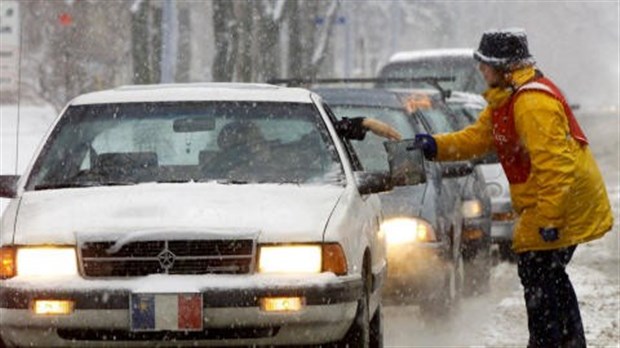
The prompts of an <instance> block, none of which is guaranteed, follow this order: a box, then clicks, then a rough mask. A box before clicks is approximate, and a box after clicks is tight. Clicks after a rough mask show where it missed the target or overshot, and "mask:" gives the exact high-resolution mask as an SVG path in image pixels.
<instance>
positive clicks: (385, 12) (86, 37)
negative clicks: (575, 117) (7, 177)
mask: <svg viewBox="0 0 620 348" xmlns="http://www.w3.org/2000/svg"><path fill="white" fill-rule="evenodd" d="M0 4H1V6H2V9H1V11H0V13H1V17H0V20H1V23H0V26H1V27H2V30H1V31H0V35H1V36H0V37H1V38H2V40H1V41H0V43H1V44H0V50H1V52H0V53H1V54H0V59H1V60H2V61H1V62H0V66H1V69H0V82H1V83H0V92H1V93H0V102H2V103H4V104H7V103H9V104H14V103H15V101H16V100H17V98H18V91H19V93H20V94H21V96H20V99H21V101H22V102H24V101H29V102H30V103H33V102H34V103H36V102H37V101H41V102H45V103H48V104H52V105H53V106H54V107H55V108H56V109H60V108H61V107H62V106H63V105H64V104H65V103H66V102H67V101H69V100H70V99H71V98H73V97H75V96H77V95H78V94H80V93H84V92H88V91H93V90H99V89H105V88H112V87H115V86H119V85H124V84H145V83H161V82H164V83H169V82H207V81H255V82H264V81H266V80H267V79H269V78H272V77H315V76H319V77H370V76H374V75H375V74H376V73H377V71H378V70H379V69H380V68H381V66H382V65H383V64H385V63H386V62H387V60H388V59H389V57H390V56H391V55H392V54H393V53H395V52H398V51H404V50H415V49H427V48H448V47H470V48H475V47H477V45H478V41H479V38H480V36H481V34H482V32H484V31H485V30H488V29H492V28H508V27H519V28H523V29H525V30H526V31H527V33H528V39H529V43H530V50H531V52H532V54H533V55H534V56H535V58H536V60H537V62H538V66H539V67H540V68H541V69H542V70H543V71H544V72H545V73H546V74H547V75H548V76H550V77H551V78H553V79H554V80H555V81H556V82H557V83H558V85H559V86H560V87H561V88H563V89H564V91H565V93H566V94H567V97H568V98H569V100H570V102H571V103H576V104H580V105H581V107H582V108H584V109H595V110H597V111H598V110H604V111H610V112H617V110H618V104H619V101H618V99H619V97H618V96H619V88H618V85H619V80H620V77H619V65H620V63H619V57H618V51H619V41H620V36H619V2H618V0H610V1H565V2H562V1H462V2H459V1H404V0H393V1H361V0H358V1H354V0H348V1H330V0H323V1H312V0H247V1H246V0H237V1H228V0H211V1H209V0H177V1H174V0H22V1H15V0H0ZM18 85H21V88H20V89H18V88H17V86H18Z"/></svg>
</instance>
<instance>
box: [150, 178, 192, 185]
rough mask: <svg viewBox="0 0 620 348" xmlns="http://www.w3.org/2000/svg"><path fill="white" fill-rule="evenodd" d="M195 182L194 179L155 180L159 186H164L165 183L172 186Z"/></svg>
mask: <svg viewBox="0 0 620 348" xmlns="http://www.w3.org/2000/svg"><path fill="white" fill-rule="evenodd" d="M195 181H196V180H194V179H166V180H157V181H156V182H157V183H160V184H166V183H172V184H182V183H186V182H195Z"/></svg>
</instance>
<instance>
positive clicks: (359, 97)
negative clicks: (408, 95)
mask: <svg viewBox="0 0 620 348" xmlns="http://www.w3.org/2000/svg"><path fill="white" fill-rule="evenodd" d="M312 91H313V92H314V93H316V94H318V95H320V96H321V97H322V98H323V100H325V102H326V103H327V104H328V105H352V106H374V107H377V106H379V107H387V108H393V109H402V108H403V104H402V102H401V101H400V99H399V98H398V96H397V94H396V93H395V92H393V91H389V90H385V89H373V88H348V87H340V88H328V87H319V88H313V89H312Z"/></svg>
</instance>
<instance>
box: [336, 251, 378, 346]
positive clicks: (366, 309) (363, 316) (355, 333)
mask: <svg viewBox="0 0 620 348" xmlns="http://www.w3.org/2000/svg"><path fill="white" fill-rule="evenodd" d="M362 280H363V286H364V288H363V291H362V298H361V299H359V300H358V302H357V312H356V314H355V319H353V323H352V324H351V327H350V328H349V330H348V331H347V333H346V335H345V336H344V338H343V339H342V340H341V341H340V342H338V343H337V344H336V347H339V348H357V347H360V348H368V347H371V345H370V293H371V291H372V277H371V276H370V265H369V262H367V261H366V260H364V267H363V273H362ZM379 320H380V319H379Z"/></svg>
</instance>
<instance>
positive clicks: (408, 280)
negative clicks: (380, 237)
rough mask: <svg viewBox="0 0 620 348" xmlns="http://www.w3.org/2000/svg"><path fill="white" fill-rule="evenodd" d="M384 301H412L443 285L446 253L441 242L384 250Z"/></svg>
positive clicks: (447, 257) (447, 262) (446, 266)
mask: <svg viewBox="0 0 620 348" xmlns="http://www.w3.org/2000/svg"><path fill="white" fill-rule="evenodd" d="M387 255H388V272H387V279H386V282H385V287H384V288H383V295H384V297H386V298H395V299H406V298H408V299H415V298H424V297H425V295H427V294H431V293H432V292H434V291H436V289H437V288H438V287H441V286H444V285H445V275H446V272H447V271H448V269H449V264H450V262H449V256H448V255H449V254H448V252H447V248H446V247H445V246H444V245H443V244H441V243H425V244H422V243H418V244H408V245H399V246H390V247H388V253H387Z"/></svg>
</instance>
